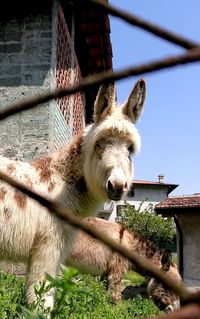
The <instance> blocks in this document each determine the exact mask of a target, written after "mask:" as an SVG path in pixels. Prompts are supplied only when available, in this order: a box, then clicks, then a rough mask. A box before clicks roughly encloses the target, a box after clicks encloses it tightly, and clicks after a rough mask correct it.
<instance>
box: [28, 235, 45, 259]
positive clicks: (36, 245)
mask: <svg viewBox="0 0 200 319" xmlns="http://www.w3.org/2000/svg"><path fill="white" fill-rule="evenodd" d="M46 242H47V237H46V236H45V234H41V233H40V232H38V233H37V234H36V235H35V238H34V242H33V246H32V248H31V251H30V256H35V255H36V254H37V251H38V249H40V247H42V246H43V245H45V243H46Z"/></svg>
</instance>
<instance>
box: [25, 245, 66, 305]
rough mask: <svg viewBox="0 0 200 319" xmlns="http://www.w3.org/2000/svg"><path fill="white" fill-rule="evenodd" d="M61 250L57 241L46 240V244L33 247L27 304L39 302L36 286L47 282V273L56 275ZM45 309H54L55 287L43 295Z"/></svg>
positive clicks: (28, 271) (28, 270)
mask: <svg viewBox="0 0 200 319" xmlns="http://www.w3.org/2000/svg"><path fill="white" fill-rule="evenodd" d="M60 256H61V253H60V250H59V249H58V246H57V245H55V243H52V242H49V243H47V242H45V244H44V245H38V246H35V247H33V249H32V251H31V255H30V258H29V262H28V269H27V282H26V285H27V286H26V299H27V304H28V305H31V304H32V303H33V302H34V303H36V302H37V296H36V294H35V286H38V285H39V287H40V286H41V285H42V284H44V283H45V277H46V274H49V275H50V276H52V277H56V276H57V274H58V271H59V265H60ZM42 299H43V300H44V307H45V309H48V308H49V309H50V310H51V309H52V308H53V306H54V288H51V289H50V290H48V291H47V292H46V293H45V294H44V295H43V297H42Z"/></svg>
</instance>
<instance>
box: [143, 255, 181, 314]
mask: <svg viewBox="0 0 200 319" xmlns="http://www.w3.org/2000/svg"><path fill="white" fill-rule="evenodd" d="M171 260H172V256H171V252H170V251H169V250H166V251H164V253H163V255H162V257H161V264H162V266H161V269H162V270H163V271H164V272H165V273H166V275H167V276H168V277H171V278H173V279H174V280H176V281H177V283H178V282H179V281H180V280H181V276H180V274H179V271H178V268H177V265H176V264H175V263H173V262H172V261H171ZM147 291H148V293H149V295H150V296H151V298H152V299H153V301H154V303H155V304H156V305H157V306H158V308H159V309H160V310H163V311H164V312H166V313H169V312H173V311H175V310H177V309H179V308H180V300H179V297H178V296H177V295H176V294H175V293H174V292H172V291H170V290H169V289H167V288H165V287H164V286H163V285H162V284H161V283H159V282H157V280H156V279H155V278H151V279H150V280H149V283H148V287H147Z"/></svg>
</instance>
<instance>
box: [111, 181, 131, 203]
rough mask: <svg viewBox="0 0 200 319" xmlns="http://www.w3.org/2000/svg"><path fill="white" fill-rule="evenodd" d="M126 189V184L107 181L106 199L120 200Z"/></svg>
mask: <svg viewBox="0 0 200 319" xmlns="http://www.w3.org/2000/svg"><path fill="white" fill-rule="evenodd" d="M126 189H127V183H125V184H123V183H120V182H119V181H110V180H108V181H107V184H106V192H107V195H108V198H109V199H111V200H116V201H118V200H120V199H121V198H122V196H123V194H124V192H125V190H126Z"/></svg>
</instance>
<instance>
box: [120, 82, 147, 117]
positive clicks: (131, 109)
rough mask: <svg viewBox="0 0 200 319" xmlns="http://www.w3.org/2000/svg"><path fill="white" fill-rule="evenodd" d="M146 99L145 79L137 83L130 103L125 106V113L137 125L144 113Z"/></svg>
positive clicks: (129, 99)
mask: <svg viewBox="0 0 200 319" xmlns="http://www.w3.org/2000/svg"><path fill="white" fill-rule="evenodd" d="M145 97H146V83H145V81H144V80H143V79H140V80H138V81H137V82H136V84H135V86H134V88H133V90H132V92H131V94H130V96H129V98H128V101H127V102H126V103H125V104H124V106H123V109H122V111H123V113H124V114H126V115H128V117H129V118H130V119H131V121H132V122H133V123H135V122H136V121H137V120H138V119H139V117H140V115H141V114H142V111H143V105H144V101H145Z"/></svg>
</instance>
